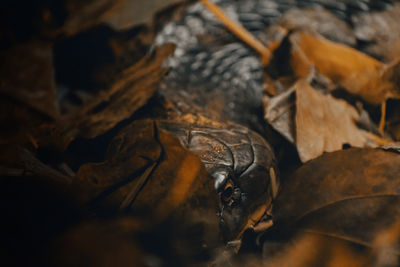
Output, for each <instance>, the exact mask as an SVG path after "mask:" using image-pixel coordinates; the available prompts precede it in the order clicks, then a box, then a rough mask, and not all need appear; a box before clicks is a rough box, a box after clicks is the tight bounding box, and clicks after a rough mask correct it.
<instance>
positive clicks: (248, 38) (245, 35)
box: [200, 0, 271, 66]
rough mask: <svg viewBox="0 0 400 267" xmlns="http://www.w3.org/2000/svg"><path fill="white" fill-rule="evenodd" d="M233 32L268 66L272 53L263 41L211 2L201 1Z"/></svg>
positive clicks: (207, 0)
mask: <svg viewBox="0 0 400 267" xmlns="http://www.w3.org/2000/svg"><path fill="white" fill-rule="evenodd" d="M200 1H201V2H202V3H203V4H204V5H205V6H206V7H207V8H208V9H209V10H210V11H211V12H212V13H213V14H214V15H215V16H216V17H217V18H218V19H219V20H220V21H221V22H222V23H223V24H224V25H225V26H226V27H227V28H228V29H229V30H230V31H231V32H233V33H234V34H235V35H236V36H237V37H238V38H240V39H241V40H242V41H243V42H245V43H246V44H248V45H249V46H251V47H252V48H253V49H254V50H256V51H257V52H258V53H259V54H260V56H261V64H262V65H263V66H267V65H268V63H269V60H270V57H271V52H270V51H269V49H268V47H266V46H265V45H264V44H263V43H261V41H259V40H258V39H257V38H256V37H254V35H252V34H251V33H250V32H249V31H247V30H246V29H245V28H244V27H243V26H242V25H240V24H239V23H237V22H234V21H233V20H231V19H230V18H229V17H228V16H227V15H226V14H225V12H224V11H223V10H222V9H221V8H219V7H218V6H217V5H215V4H213V3H212V2H210V1H209V0H200Z"/></svg>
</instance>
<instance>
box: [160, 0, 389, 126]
mask: <svg viewBox="0 0 400 267" xmlns="http://www.w3.org/2000/svg"><path fill="white" fill-rule="evenodd" d="M213 2H215V3H216V4H217V5H218V6H220V7H221V8H222V9H223V10H224V11H225V12H226V14H227V15H228V16H229V17H230V18H231V19H232V20H234V21H238V22H240V23H241V24H242V25H243V26H244V28H246V29H247V30H248V31H250V32H251V33H252V34H253V35H254V36H256V37H257V38H258V39H260V40H261V41H262V42H263V43H265V44H268V43H269V41H270V40H268V37H267V36H266V34H265V29H266V28H267V27H268V26H270V25H272V24H275V23H277V22H278V21H279V18H280V16H281V15H282V14H283V13H284V12H286V11H288V10H290V9H296V8H306V7H315V6H322V7H324V8H326V9H327V10H329V11H330V12H332V13H333V14H334V15H336V16H337V17H338V18H340V19H342V20H344V21H346V22H351V17H352V16H355V15H357V14H360V13H362V12H369V11H376V10H382V9H385V8H389V7H390V6H391V4H392V2H393V1H391V0H279V1H278V0H236V1H235V0H216V1H213ZM168 42H172V43H175V44H176V45H177V48H176V51H175V54H174V56H172V57H171V58H169V59H168V61H167V62H166V65H168V66H169V67H171V71H170V73H169V75H168V76H167V77H166V79H165V80H164V81H163V83H162V84H161V91H162V93H163V94H165V95H166V96H167V98H170V99H171V98H173V99H174V101H175V102H187V101H189V100H190V101H192V102H193V103H196V104H198V105H199V106H200V107H203V113H204V114H206V116H208V117H213V118H216V119H217V120H220V121H224V120H227V119H229V120H231V121H234V122H236V123H239V124H241V125H244V126H246V127H249V128H250V129H253V130H256V131H258V132H262V130H261V128H260V124H261V122H262V103H261V96H262V91H263V82H262V72H263V68H262V66H261V63H260V58H259V56H258V54H257V53H256V52H255V51H253V50H252V49H251V48H250V47H248V46H247V45H246V44H244V43H243V42H241V41H240V40H239V39H237V38H236V37H235V36H233V35H232V34H231V33H229V32H228V31H227V30H226V28H225V27H224V26H223V25H222V23H221V22H220V21H219V20H218V19H217V18H215V16H214V15H213V14H212V13H211V12H210V11H208V10H207V9H206V7H205V6H204V5H203V4H202V3H201V2H195V3H194V4H192V5H190V6H189V7H188V8H187V9H186V11H184V12H183V14H182V15H181V18H180V19H179V20H178V21H174V22H171V23H168V24H166V25H165V26H164V28H163V29H162V30H161V31H160V32H159V33H158V35H157V36H156V40H155V45H161V44H165V43H168ZM186 111H188V110H186ZM188 112H190V110H189V111H188Z"/></svg>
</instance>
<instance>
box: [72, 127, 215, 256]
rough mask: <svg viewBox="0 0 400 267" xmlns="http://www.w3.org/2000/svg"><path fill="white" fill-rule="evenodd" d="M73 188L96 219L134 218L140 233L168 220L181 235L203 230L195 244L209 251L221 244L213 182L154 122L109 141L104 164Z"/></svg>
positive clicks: (87, 170) (90, 167)
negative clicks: (98, 216)
mask: <svg viewBox="0 0 400 267" xmlns="http://www.w3.org/2000/svg"><path fill="white" fill-rule="evenodd" d="M72 188H73V191H74V192H76V194H77V198H78V200H79V201H80V202H81V203H84V204H85V205H89V206H90V207H91V208H93V209H94V210H95V211H97V212H99V213H100V214H102V213H104V212H105V213H111V214H125V213H128V214H130V215H132V216H134V217H135V218H136V219H137V220H138V222H139V223H140V229H141V231H149V230H150V229H153V228H154V227H157V226H158V225H159V224H161V223H164V222H165V221H170V220H172V221H170V222H171V223H172V225H179V227H180V230H181V231H184V230H183V229H184V227H185V226H188V227H189V228H188V229H191V228H190V227H191V226H194V225H197V226H199V225H200V226H199V227H203V228H201V229H203V230H204V231H203V230H202V231H201V233H198V234H199V236H198V238H199V239H203V240H204V242H205V243H206V245H207V246H208V247H209V248H210V247H213V246H215V242H217V241H216V240H219V237H220V236H219V234H218V233H219V228H218V219H217V216H216V208H217V199H216V194H215V191H214V188H213V183H212V178H211V177H209V174H208V172H207V171H206V169H205V168H204V165H203V164H202V162H201V160H200V158H199V157H197V156H196V155H195V154H193V153H191V152H189V151H187V150H185V149H184V148H183V147H182V146H181V144H180V142H179V140H178V139H177V138H175V137H173V136H172V135H171V134H169V133H167V132H165V131H163V130H160V129H159V127H158V126H157V123H156V122H154V121H151V120H145V121H137V122H135V123H132V124H130V125H129V126H127V127H126V128H124V129H123V130H122V131H121V132H120V133H119V134H118V135H117V136H116V137H115V138H114V139H113V140H112V141H111V143H110V146H109V150H108V153H107V158H106V160H105V161H104V162H101V163H89V164H85V165H83V166H81V168H80V169H79V170H78V172H77V174H76V179H75V180H74V182H73V185H72ZM197 226H196V227H197ZM196 227H195V229H198V228H196ZM165 231H168V229H165ZM197 241H199V240H198V239H197V237H196V238H194V239H193V242H194V243H195V244H194V245H199V243H196V242H197ZM199 242H200V241H199ZM200 245H203V244H202V243H201V244H200ZM199 249H201V248H199ZM193 251H197V252H198V250H193ZM197 252H196V253H197Z"/></svg>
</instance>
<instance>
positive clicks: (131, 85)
mask: <svg viewBox="0 0 400 267" xmlns="http://www.w3.org/2000/svg"><path fill="white" fill-rule="evenodd" d="M173 51H174V46H173V45H165V46H162V47H159V48H157V49H156V51H155V52H154V53H153V54H148V55H146V56H145V57H144V58H143V59H142V60H140V61H139V62H138V63H136V64H135V65H133V66H131V67H129V68H127V69H126V70H124V71H123V73H122V74H121V76H120V77H119V78H118V79H117V80H116V82H115V83H114V84H113V85H112V86H111V87H110V88H109V89H108V90H107V91H106V92H104V93H103V94H100V95H99V96H98V97H97V98H96V99H94V100H93V101H92V102H90V103H87V104H86V105H85V106H84V107H83V108H82V109H80V110H77V112H75V113H74V114H71V115H68V116H66V117H64V118H63V119H62V120H60V121H59V122H58V128H59V129H60V132H61V135H62V137H63V138H64V140H65V141H64V144H62V146H64V147H65V146H66V145H68V144H69V142H71V141H72V140H73V139H74V138H78V137H79V138H94V137H96V136H98V135H101V134H103V133H105V132H106V131H108V130H110V129H111V128H113V127H114V126H115V125H116V124H117V123H119V122H121V121H122V120H124V119H127V118H129V117H130V116H132V114H133V113H134V112H135V111H136V110H138V109H139V108H140V107H142V106H143V105H144V104H146V103H147V101H148V100H149V99H150V98H151V97H152V96H153V94H154V93H155V91H156V90H157V88H158V85H159V83H160V81H161V80H162V78H163V77H164V75H165V73H166V71H167V69H166V68H165V67H162V63H163V62H164V60H165V59H166V58H167V57H168V56H170V55H171V54H172V52H173Z"/></svg>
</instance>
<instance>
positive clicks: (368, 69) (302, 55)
mask: <svg viewBox="0 0 400 267" xmlns="http://www.w3.org/2000/svg"><path fill="white" fill-rule="evenodd" d="M290 40H291V42H292V45H293V48H292V52H291V67H292V69H293V72H294V73H295V75H296V76H297V77H301V78H305V77H307V76H308V75H309V74H310V70H311V68H312V67H315V68H316V69H317V70H318V72H319V73H321V74H322V75H324V76H326V77H328V78H329V79H331V80H332V81H333V82H335V83H336V84H338V85H340V86H341V87H343V88H345V89H346V90H347V91H349V92H350V93H351V94H355V95H358V96H360V97H361V98H362V99H364V100H365V101H367V102H369V103H371V104H381V103H382V102H383V101H385V100H386V99H387V98H399V97H400V93H399V92H398V88H397V87H398V85H397V84H396V83H394V82H393V75H390V74H388V73H393V72H395V73H398V70H397V68H396V65H397V64H398V63H397V62H395V63H392V64H391V65H385V64H383V63H382V62H379V61H378V60H376V59H374V58H372V57H370V56H368V55H366V54H364V53H362V52H359V51H357V50H356V49H353V48H350V47H347V46H345V45H343V44H339V43H334V42H331V41H329V40H327V39H325V38H323V37H322V36H319V35H317V34H315V33H314V34H312V33H310V32H305V31H299V32H296V33H294V34H292V35H291V36H290Z"/></svg>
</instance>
